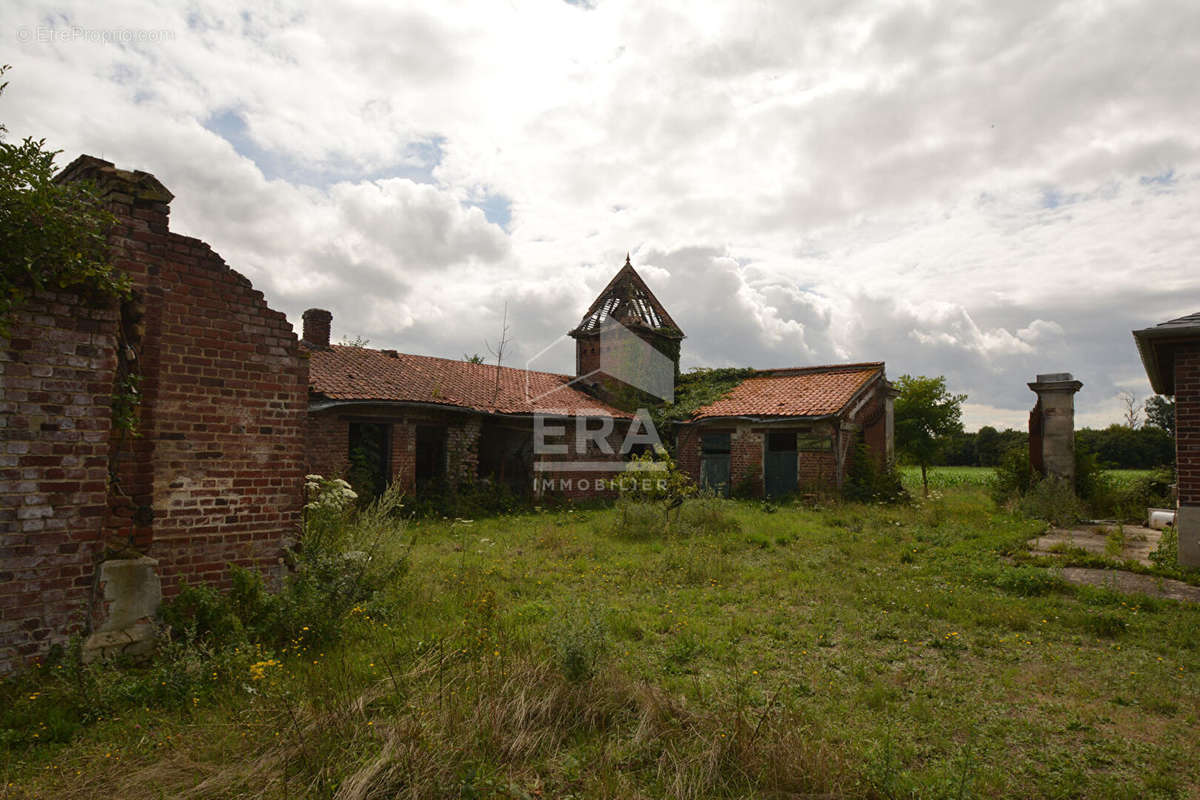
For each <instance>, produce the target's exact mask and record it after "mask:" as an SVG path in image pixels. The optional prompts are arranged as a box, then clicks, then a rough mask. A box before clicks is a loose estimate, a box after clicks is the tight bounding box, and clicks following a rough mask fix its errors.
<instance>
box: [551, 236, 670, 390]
mask: <svg viewBox="0 0 1200 800" xmlns="http://www.w3.org/2000/svg"><path fill="white" fill-rule="evenodd" d="M610 323H612V324H615V323H620V324H621V325H622V326H624V327H625V328H627V329H628V330H629V331H631V332H633V333H634V334H635V335H636V336H638V338H640V339H642V340H643V341H645V342H646V343H648V344H649V345H650V346H652V347H653V348H654V349H656V350H658V351H659V352H660V353H662V354H663V355H665V356H667V357H668V358H670V359H671V361H672V362H673V363H674V364H675V371H676V373H677V374H678V371H679V342H680V340H681V339H683V338H684V334H683V331H682V330H680V328H679V326H678V325H676V324H675V320H673V319H671V315H670V314H668V313H667V310H666V309H665V308H663V305H662V303H660V302H659V301H658V298H657V297H655V296H654V292H652V291H650V287H648V286H647V285H646V282H645V281H643V280H642V276H641V275H638V273H637V270H635V269H634V268H633V264H632V263H631V262H630V260H629V256H628V255H627V256H625V266H623V267H621V269H620V270H619V271H618V272H617V274H616V275H615V276H613V279H612V280H611V281H609V283H608V285H607V286H605V287H604V290H603V291H602V292H600V295H599V296H598V297H597V298H596V299H595V300H594V301H593V302H592V305H591V306H590V307H589V308H588V310H587V312H586V313H585V314H584V315H583V319H581V320H580V321H579V324H578V325H577V326H576V327H575V329H574V330H572V331H571V332H570V335H571V336H572V337H574V339H575V343H576V344H575V367H576V375H577V376H580V377H583V376H585V375H589V374H591V373H594V372H596V371H597V370H598V368H599V364H600V348H601V336H600V334H601V331H602V330H603V329H604V328H605V326H606V325H608V324H610Z"/></svg>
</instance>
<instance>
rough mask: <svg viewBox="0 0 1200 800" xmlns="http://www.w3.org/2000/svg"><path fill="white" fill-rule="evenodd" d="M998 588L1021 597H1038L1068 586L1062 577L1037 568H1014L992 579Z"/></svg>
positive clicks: (1003, 571) (1001, 572) (1005, 570)
mask: <svg viewBox="0 0 1200 800" xmlns="http://www.w3.org/2000/svg"><path fill="white" fill-rule="evenodd" d="M992 583H993V584H994V585H995V586H996V588H998V589H1001V590H1003V591H1005V592H1008V593H1009V594H1015V595H1020V596H1021V597H1037V596H1039V595H1044V594H1050V593H1051V592H1056V591H1059V590H1060V589H1062V588H1064V587H1065V586H1066V582H1065V581H1064V580H1063V579H1062V576H1060V575H1057V574H1055V573H1053V572H1050V571H1048V570H1044V569H1038V568H1037V567H1014V568H1012V569H1004V570H1001V571H1000V572H999V573H998V574H996V575H995V576H994V577H993V578H992Z"/></svg>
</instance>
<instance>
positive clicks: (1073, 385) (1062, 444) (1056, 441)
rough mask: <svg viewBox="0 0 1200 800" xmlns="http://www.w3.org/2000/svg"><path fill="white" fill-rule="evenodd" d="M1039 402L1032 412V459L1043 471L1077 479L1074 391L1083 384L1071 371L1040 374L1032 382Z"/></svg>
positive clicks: (1036, 467) (1030, 440)
mask: <svg viewBox="0 0 1200 800" xmlns="http://www.w3.org/2000/svg"><path fill="white" fill-rule="evenodd" d="M1029 388H1030V389H1032V390H1033V391H1034V392H1036V393H1037V396H1038V399H1037V404H1036V405H1035V406H1034V407H1033V411H1031V412H1029V460H1030V463H1032V464H1033V466H1034V468H1035V469H1037V470H1038V471H1039V472H1041V473H1042V474H1043V475H1053V476H1055V477H1059V478H1066V479H1067V480H1069V481H1071V482H1072V483H1074V482H1075V393H1076V392H1078V391H1079V390H1080V389H1081V388H1083V384H1082V383H1080V382H1079V381H1077V380H1075V379H1074V378H1073V377H1072V376H1071V373H1069V372H1052V373H1048V374H1045V375H1038V376H1037V380H1036V381H1034V382H1033V383H1031V384H1029Z"/></svg>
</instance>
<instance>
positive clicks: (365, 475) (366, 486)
mask: <svg viewBox="0 0 1200 800" xmlns="http://www.w3.org/2000/svg"><path fill="white" fill-rule="evenodd" d="M390 433H391V426H390V425H386V424H384V423H381V422H351V423H350V453H349V456H350V470H349V472H348V473H347V475H346V479H347V480H348V481H349V482H350V486H351V487H352V488H353V489H354V491H355V492H357V493H358V496H359V499H360V500H363V501H368V500H374V499H375V498H376V497H379V495H381V494H383V490H384V489H386V488H387V485H388V483H390V482H391V475H392V473H391V458H390V455H391V436H390Z"/></svg>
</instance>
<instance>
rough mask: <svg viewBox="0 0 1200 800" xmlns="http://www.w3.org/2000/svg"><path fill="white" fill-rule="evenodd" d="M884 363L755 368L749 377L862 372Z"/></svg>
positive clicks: (861, 362) (865, 362)
mask: <svg viewBox="0 0 1200 800" xmlns="http://www.w3.org/2000/svg"><path fill="white" fill-rule="evenodd" d="M884 364H885V362H883V361H859V362H854V363H849V364H821V365H817V366H811V367H779V368H776V369H759V370H755V371H754V374H753V375H751V376H749V377H750V378H786V377H787V376H789V375H809V374H813V373H818V372H862V371H865V370H869V369H883V367H884ZM748 379H749V378H748ZM748 379H747V380H748Z"/></svg>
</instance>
